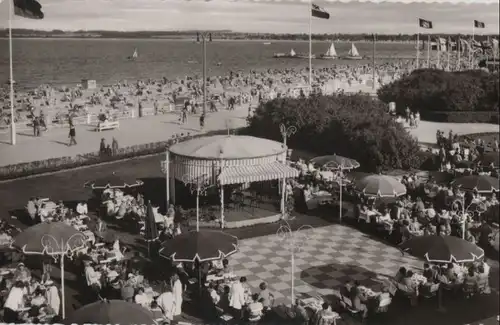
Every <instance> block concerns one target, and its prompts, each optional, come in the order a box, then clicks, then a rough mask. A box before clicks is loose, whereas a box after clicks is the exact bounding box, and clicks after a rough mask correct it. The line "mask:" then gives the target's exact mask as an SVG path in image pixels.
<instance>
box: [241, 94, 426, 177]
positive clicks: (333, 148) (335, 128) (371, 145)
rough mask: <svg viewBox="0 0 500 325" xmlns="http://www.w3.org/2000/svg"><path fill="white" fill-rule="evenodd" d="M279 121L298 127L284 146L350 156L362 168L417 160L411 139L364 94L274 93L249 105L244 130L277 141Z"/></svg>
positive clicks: (403, 166)
mask: <svg viewBox="0 0 500 325" xmlns="http://www.w3.org/2000/svg"><path fill="white" fill-rule="evenodd" d="M280 124H285V125H287V126H292V125H293V126H296V127H297V129H298V131H297V133H295V134H294V135H292V136H291V137H290V138H289V139H288V144H289V146H290V147H292V148H298V149H302V150H306V151H308V152H311V153H314V154H317V155H326V154H333V153H336V154H339V155H341V156H345V157H349V158H353V159H356V160H357V161H359V163H360V164H361V166H362V168H363V170H366V171H372V172H377V171H381V170H386V169H393V168H397V169H409V168H417V167H419V165H420V156H419V148H418V143H417V141H416V140H415V139H413V138H411V137H410V135H409V134H408V133H407V132H406V131H405V130H404V129H403V127H402V126H401V125H400V124H398V123H396V122H395V121H394V120H393V119H392V118H391V117H390V116H389V115H388V114H387V112H386V105H384V104H383V103H382V102H380V101H378V100H374V99H373V98H371V97H370V96H367V95H362V94H355V95H346V94H336V95H331V96H322V95H313V96H311V97H308V98H297V99H295V98H277V99H274V100H271V101H268V102H266V103H263V104H261V105H260V106H259V107H258V108H257V109H256V110H255V113H254V115H253V116H252V117H251V118H250V119H249V128H248V131H249V132H250V134H251V135H254V136H259V137H265V138H269V139H274V140H278V141H281V139H282V138H281V134H280V131H279V125H280Z"/></svg>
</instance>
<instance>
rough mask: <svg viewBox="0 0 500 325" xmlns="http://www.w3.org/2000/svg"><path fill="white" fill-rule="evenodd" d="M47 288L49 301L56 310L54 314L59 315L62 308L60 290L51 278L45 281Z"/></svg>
mask: <svg viewBox="0 0 500 325" xmlns="http://www.w3.org/2000/svg"><path fill="white" fill-rule="evenodd" d="M45 285H46V286H47V287H48V288H47V293H46V295H47V303H48V305H49V307H50V309H52V311H53V312H54V315H59V312H60V310H61V298H60V297H59V290H58V289H57V287H56V285H55V284H54V282H53V281H52V280H49V281H47V282H46V283H45Z"/></svg>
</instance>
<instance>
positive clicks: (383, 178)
mask: <svg viewBox="0 0 500 325" xmlns="http://www.w3.org/2000/svg"><path fill="white" fill-rule="evenodd" d="M354 188H355V190H356V191H358V192H361V193H363V194H365V195H368V196H378V197H390V196H392V197H396V196H401V195H405V194H406V186H404V184H402V183H400V182H399V181H398V180H397V179H396V178H394V177H392V176H387V175H369V176H365V177H363V178H361V179H359V180H355V181H354Z"/></svg>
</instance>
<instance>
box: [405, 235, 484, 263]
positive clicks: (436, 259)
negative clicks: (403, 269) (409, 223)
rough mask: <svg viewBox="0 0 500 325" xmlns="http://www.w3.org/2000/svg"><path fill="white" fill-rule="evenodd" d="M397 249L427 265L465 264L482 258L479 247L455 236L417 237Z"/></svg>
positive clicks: (482, 252) (481, 251) (482, 254)
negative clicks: (421, 259)
mask: <svg viewBox="0 0 500 325" xmlns="http://www.w3.org/2000/svg"><path fill="white" fill-rule="evenodd" d="M399 248H400V249H401V250H402V251H403V252H408V253H409V254H411V255H413V256H415V257H419V258H424V259H425V260H426V261H427V262H429V263H452V262H454V263H467V262H474V261H476V260H478V259H480V258H482V257H483V256H484V251H483V250H482V249H481V248H480V247H479V246H477V245H475V244H473V243H471V242H468V241H466V240H464V239H462V238H459V237H455V236H436V235H432V236H417V237H413V238H412V239H409V240H407V241H405V242H404V243H402V244H400V245H399Z"/></svg>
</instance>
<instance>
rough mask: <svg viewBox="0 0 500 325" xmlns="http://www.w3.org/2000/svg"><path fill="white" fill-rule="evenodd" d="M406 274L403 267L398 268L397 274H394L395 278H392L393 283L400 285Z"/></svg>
mask: <svg viewBox="0 0 500 325" xmlns="http://www.w3.org/2000/svg"><path fill="white" fill-rule="evenodd" d="M406 273H407V271H406V268H405V267H404V266H402V267H400V268H399V270H398V273H396V276H395V277H394V281H396V283H401V282H402V281H403V279H404V278H405V277H406Z"/></svg>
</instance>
